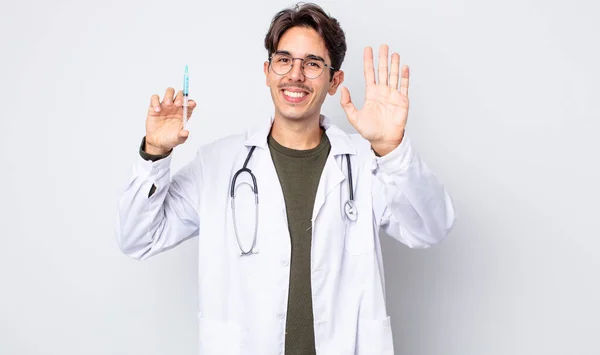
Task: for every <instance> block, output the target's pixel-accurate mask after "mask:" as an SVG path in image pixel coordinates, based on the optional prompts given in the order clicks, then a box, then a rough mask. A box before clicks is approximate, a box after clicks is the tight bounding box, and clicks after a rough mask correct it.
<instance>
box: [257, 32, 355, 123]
mask: <svg viewBox="0 0 600 355" xmlns="http://www.w3.org/2000/svg"><path fill="white" fill-rule="evenodd" d="M276 53H283V54H288V55H290V56H291V57H293V58H322V59H323V60H324V62H325V64H327V65H331V59H330V58H329V53H328V51H327V48H326V47H325V42H324V41H323V39H322V38H321V36H320V35H319V34H318V33H317V31H315V30H314V29H312V28H308V27H292V28H290V29H289V30H287V31H286V32H285V33H284V34H283V35H282V36H281V39H280V40H279V44H278V46H277V51H276ZM293 62H294V63H293V66H292V70H290V72H289V73H287V74H285V75H279V74H277V73H275V72H274V71H273V69H272V68H271V67H270V66H269V62H265V64H264V72H265V76H266V82H267V86H268V87H269V88H270V91H271V97H272V98H273V104H274V105H275V119H276V120H277V119H284V120H292V121H310V120H317V121H318V119H319V116H320V114H321V105H323V101H325V97H326V96H327V94H328V93H329V94H330V95H334V94H335V92H336V91H337V88H338V87H339V85H340V84H341V83H342V81H343V80H344V73H343V72H342V71H336V72H335V74H334V76H333V80H330V76H331V71H330V69H329V68H327V67H325V68H324V70H323V73H322V74H321V75H320V76H319V77H317V78H314V79H310V78H307V77H306V76H305V75H304V74H303V72H302V65H301V61H300V60H296V59H295V60H293Z"/></svg>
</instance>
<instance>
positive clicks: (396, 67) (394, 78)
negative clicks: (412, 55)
mask: <svg viewBox="0 0 600 355" xmlns="http://www.w3.org/2000/svg"><path fill="white" fill-rule="evenodd" d="M399 78H400V54H398V53H394V54H392V68H391V71H390V87H391V88H392V89H394V90H398V80H399Z"/></svg>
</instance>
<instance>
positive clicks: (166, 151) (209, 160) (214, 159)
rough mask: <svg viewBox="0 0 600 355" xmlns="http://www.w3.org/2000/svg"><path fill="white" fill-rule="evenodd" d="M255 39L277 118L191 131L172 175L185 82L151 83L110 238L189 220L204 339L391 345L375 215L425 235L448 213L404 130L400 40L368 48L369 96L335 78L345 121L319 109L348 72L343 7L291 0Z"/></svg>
mask: <svg viewBox="0 0 600 355" xmlns="http://www.w3.org/2000/svg"><path fill="white" fill-rule="evenodd" d="M265 47H266V49H267V52H268V61H266V62H265V63H264V72H265V77H266V84H267V86H268V87H269V88H270V91H271V96H272V99H273V104H274V108H275V113H274V116H273V117H272V119H269V120H266V122H265V124H264V125H263V126H261V127H259V128H257V129H252V130H249V131H248V132H247V133H246V134H242V135H235V136H231V137H226V138H223V139H221V140H218V141H216V142H213V143H211V144H207V145H204V146H202V147H200V149H199V151H198V154H197V155H196V158H195V159H194V160H193V161H192V162H190V163H189V164H188V165H187V166H185V167H184V168H183V169H181V170H180V171H178V172H177V173H176V174H175V175H174V176H173V178H172V179H170V172H171V171H170V169H169V164H170V159H171V156H170V153H171V151H172V150H173V148H174V147H176V146H177V145H179V144H181V143H184V142H185V141H186V139H187V137H188V131H186V130H184V129H182V124H181V121H182V120H181V117H182V112H183V111H182V102H183V100H182V93H181V92H179V93H178V94H177V95H176V96H175V97H174V95H175V92H174V90H173V89H172V88H169V89H167V91H166V93H165V96H164V97H163V100H162V101H160V99H159V97H158V96H157V95H154V96H152V99H151V105H150V108H149V109H148V116H147V120H146V136H145V138H144V140H143V141H142V145H141V147H140V155H141V158H140V159H139V160H138V161H137V162H136V163H135V169H134V171H135V175H134V177H133V178H132V180H131V181H130V183H129V185H128V187H127V188H126V190H125V192H124V194H123V196H122V198H121V200H120V204H119V215H118V220H117V224H118V226H117V227H118V228H117V242H118V245H119V247H120V248H121V250H122V251H123V253H125V254H127V255H129V256H131V257H133V258H136V259H146V258H149V257H151V256H153V255H156V254H157V253H160V252H162V251H164V250H167V249H169V248H172V247H174V246H176V245H178V244H179V243H181V242H182V241H184V240H186V239H188V238H191V237H195V236H199V241H198V244H199V250H198V252H199V280H198V283H199V284H198V286H199V315H198V316H199V329H200V334H199V336H200V353H201V354H204V355H213V354H214V355H216V354H219V355H223V354H236V355H238V354H257V355H258V354H260V355H270V354H282V353H285V354H286V355H290V354H319V355H324V354H335V355H339V354H359V355H363V354H368V355H372V354H393V345H392V333H391V329H390V319H389V317H388V315H387V312H386V306H385V293H384V277H383V263H382V259H381V250H380V241H379V232H380V229H383V230H385V231H386V232H387V234H389V235H390V236H392V237H393V238H395V239H397V240H399V241H400V242H402V243H404V244H406V245H408V246H409V247H413V248H425V247H429V246H431V245H433V244H437V243H439V242H440V241H441V240H442V239H443V238H444V237H445V236H446V235H447V233H448V232H449V231H450V229H451V228H452V226H453V224H454V219H455V217H454V210H453V206H452V203H451V200H450V197H449V195H448V194H447V192H446V191H445V189H444V187H443V186H442V185H441V184H440V183H439V182H438V181H437V180H436V178H435V176H434V175H433V174H432V173H431V171H430V170H429V169H428V168H427V166H426V165H425V164H424V162H423V161H421V160H420V158H419V157H418V155H417V154H416V153H415V151H414V148H413V147H412V145H411V143H410V140H409V138H408V136H407V135H406V133H405V125H406V120H407V117H408V80H409V71H408V68H407V67H403V68H402V71H400V57H399V55H398V54H396V53H394V54H392V56H391V66H390V67H389V68H388V49H387V47H386V46H382V47H381V48H380V50H379V65H378V70H377V74H376V72H375V68H374V65H373V53H372V50H371V49H370V48H366V49H365V52H364V77H365V81H366V99H365V104H364V107H363V108H362V109H360V110H358V109H357V108H355V106H354V105H353V103H352V101H351V99H350V93H349V92H348V90H347V89H346V88H343V89H342V93H341V105H342V107H343V109H344V111H345V113H346V115H347V117H348V120H349V121H350V123H351V124H352V125H353V126H354V127H355V128H356V130H357V131H358V132H359V134H355V135H348V134H346V133H344V132H343V131H342V130H340V129H339V128H336V127H335V126H333V125H332V124H331V123H330V122H329V121H328V120H327V118H325V117H323V116H322V115H321V113H320V112H321V105H322V104H323V101H324V100H325V97H326V96H327V94H329V95H333V94H335V93H336V91H337V90H338V88H339V87H340V84H342V82H343V80H344V72H343V71H341V70H340V67H341V64H342V62H343V59H344V55H345V52H346V43H345V37H344V33H343V31H342V29H341V28H340V26H339V24H338V22H337V20H335V19H334V18H331V17H329V16H328V15H327V14H326V13H325V12H323V10H322V9H321V8H319V7H318V6H316V5H312V4H309V5H302V6H296V7H294V8H292V9H286V10H284V11H281V12H280V13H278V14H277V15H276V16H275V17H274V19H273V22H272V23H271V26H270V29H269V32H268V33H267V35H266V38H265ZM189 105H190V106H189V108H190V112H189V114H190V115H191V111H192V110H193V109H194V107H195V106H196V104H195V102H193V101H190V104H189ZM246 184H248V185H250V186H251V187H252V189H253V191H252V192H251V193H250V194H246V195H244V194H243V191H246V192H248V191H249V190H248V189H246V190H244V186H245V185H246ZM234 196H235V198H234Z"/></svg>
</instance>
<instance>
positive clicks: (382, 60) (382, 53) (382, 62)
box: [379, 44, 388, 85]
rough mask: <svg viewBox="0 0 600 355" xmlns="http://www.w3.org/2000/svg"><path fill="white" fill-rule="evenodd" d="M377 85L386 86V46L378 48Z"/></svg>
mask: <svg viewBox="0 0 600 355" xmlns="http://www.w3.org/2000/svg"><path fill="white" fill-rule="evenodd" d="M379 84H382V85H387V84H388V46H387V45H385V44H384V45H382V46H381V47H379Z"/></svg>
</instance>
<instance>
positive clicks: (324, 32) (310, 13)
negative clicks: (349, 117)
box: [265, 3, 346, 80]
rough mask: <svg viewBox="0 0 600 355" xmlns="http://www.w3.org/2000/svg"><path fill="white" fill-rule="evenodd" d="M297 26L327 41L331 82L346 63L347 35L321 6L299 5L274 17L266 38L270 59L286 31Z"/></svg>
mask: <svg viewBox="0 0 600 355" xmlns="http://www.w3.org/2000/svg"><path fill="white" fill-rule="evenodd" d="M297 26H300V27H308V28H312V29H314V30H315V31H317V33H319V35H320V36H321V38H323V40H324V41H325V47H326V48H327V51H328V52H329V53H328V54H329V57H330V58H331V66H332V67H333V68H334V69H332V70H331V76H330V80H331V79H332V78H333V73H334V72H335V71H337V70H339V69H340V68H341V67H342V62H344V57H345V56H346V35H345V34H344V31H343V30H342V28H341V27H340V24H339V22H338V21H337V20H336V19H335V18H333V17H331V16H329V15H328V14H326V13H325V11H323V9H322V8H321V7H320V6H319V5H316V4H312V3H308V4H305V3H298V4H296V5H295V6H294V7H291V8H287V9H284V10H281V11H280V12H278V13H277V14H276V15H275V16H274V17H273V20H272V21H271V26H270V27H269V31H268V32H267V35H266V36H265V48H266V50H267V52H268V56H269V58H270V57H271V55H272V54H273V53H275V51H277V45H278V44H279V40H280V39H281V36H283V34H284V33H285V31H287V30H289V29H290V28H292V27H297Z"/></svg>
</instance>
